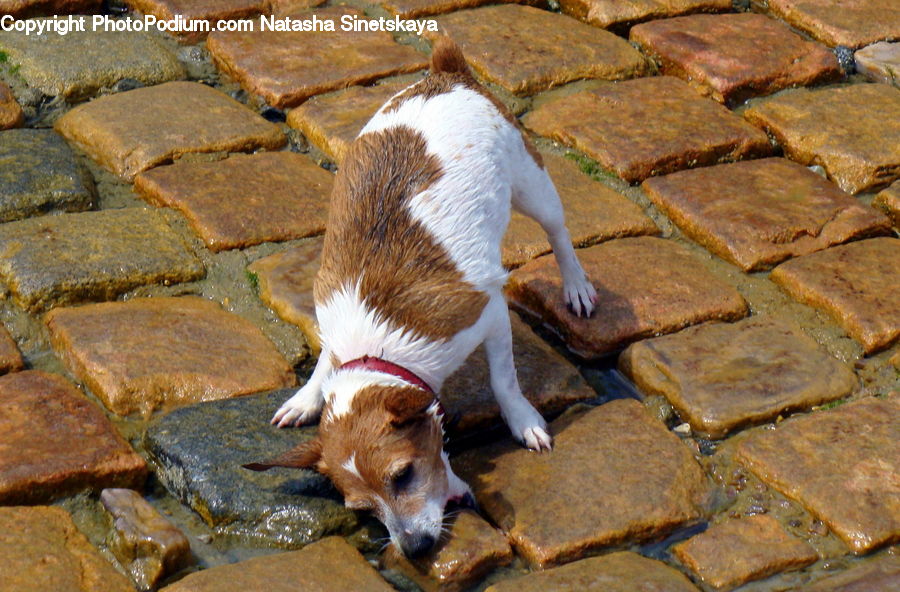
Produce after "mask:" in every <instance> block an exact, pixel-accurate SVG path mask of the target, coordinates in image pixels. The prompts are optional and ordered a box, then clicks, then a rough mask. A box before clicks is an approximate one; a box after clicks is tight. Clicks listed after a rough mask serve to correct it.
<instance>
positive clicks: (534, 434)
mask: <svg viewBox="0 0 900 592" xmlns="http://www.w3.org/2000/svg"><path fill="white" fill-rule="evenodd" d="M522 440H523V441H524V443H525V447H526V448H528V449H529V450H534V451H537V452H544V451H545V450H546V451H548V452H549V451H550V450H552V449H553V438H552V437H551V436H550V434H548V433H547V430H545V429H544V428H542V427H540V426H534V427H531V428H527V429H526V430H525V432H524V433H523V434H522Z"/></svg>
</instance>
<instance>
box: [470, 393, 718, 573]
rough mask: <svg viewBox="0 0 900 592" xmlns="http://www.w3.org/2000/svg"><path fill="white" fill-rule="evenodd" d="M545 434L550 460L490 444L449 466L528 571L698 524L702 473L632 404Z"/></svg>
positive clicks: (574, 419)
mask: <svg viewBox="0 0 900 592" xmlns="http://www.w3.org/2000/svg"><path fill="white" fill-rule="evenodd" d="M551 432H552V433H553V434H554V447H553V452H552V453H550V454H535V453H533V452H531V451H528V450H525V449H524V448H521V447H519V446H517V445H514V444H511V443H499V444H496V445H493V446H489V447H486V448H482V449H475V450H471V451H467V452H465V453H463V454H462V455H460V456H459V457H457V458H456V459H455V462H454V468H456V469H458V472H459V473H460V476H461V477H463V478H464V479H465V480H466V481H467V482H468V483H469V484H470V485H471V486H472V488H473V489H474V491H475V495H476V497H477V499H478V502H479V503H480V504H481V507H482V510H483V511H484V512H485V513H486V514H487V515H488V516H489V517H490V518H491V520H492V521H493V522H494V523H496V524H497V525H498V526H500V528H502V529H503V530H504V531H505V532H506V533H507V536H508V537H509V539H510V541H511V542H512V544H513V545H514V546H515V547H516V549H517V551H518V552H519V553H520V554H521V555H522V556H523V557H524V558H525V559H527V560H528V561H529V562H530V563H531V564H532V565H534V566H537V567H542V568H543V567H548V566H551V565H556V564H560V563H565V562H567V561H572V560H575V559H579V558H581V557H583V556H584V555H587V554H590V553H591V552H594V551H597V550H598V549H602V548H604V547H610V546H614V545H621V544H625V543H638V542H641V541H645V540H649V539H657V538H661V537H662V536H664V535H665V534H666V533H668V532H671V531H672V530H674V529H675V528H677V527H678V526H680V525H682V524H685V523H686V522H690V521H692V520H696V519H697V518H699V517H700V516H701V515H702V513H703V509H702V507H703V505H704V504H705V502H706V499H707V495H708V492H709V490H708V485H707V482H706V477H705V475H704V473H703V471H702V470H701V469H700V467H699V465H698V464H697V462H696V461H695V460H694V457H693V456H692V455H691V453H690V451H689V449H688V448H687V447H686V446H685V445H684V444H682V443H681V442H680V441H679V439H678V437H677V436H675V435H674V434H672V433H671V432H669V431H668V430H667V429H666V428H665V426H664V425H663V424H662V423H660V422H659V421H657V420H656V419H654V418H652V417H651V416H650V414H649V413H648V412H647V411H646V410H645V409H644V407H643V406H642V405H641V404H640V403H638V402H637V401H635V400H633V399H627V400H615V401H612V402H610V403H606V404H605V405H602V406H600V407H598V408H595V409H593V410H591V411H588V412H587V413H583V414H580V415H570V416H563V417H562V418H560V419H558V420H557V421H555V422H554V423H553V424H552V425H551Z"/></svg>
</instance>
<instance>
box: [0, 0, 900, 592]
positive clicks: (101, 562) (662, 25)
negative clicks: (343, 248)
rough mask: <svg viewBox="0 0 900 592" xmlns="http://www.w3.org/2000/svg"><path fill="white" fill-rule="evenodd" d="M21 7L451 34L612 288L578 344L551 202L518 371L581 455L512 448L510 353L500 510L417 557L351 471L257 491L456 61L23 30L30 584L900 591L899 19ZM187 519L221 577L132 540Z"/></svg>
mask: <svg viewBox="0 0 900 592" xmlns="http://www.w3.org/2000/svg"><path fill="white" fill-rule="evenodd" d="M0 4H2V6H0V11H3V13H4V14H5V13H10V14H13V15H15V16H16V18H23V17H27V16H41V17H46V16H51V15H52V14H59V15H66V14H69V13H72V12H83V13H91V12H101V11H102V12H105V13H107V14H108V15H109V16H111V18H112V19H114V20H119V21H120V22H121V20H122V19H124V18H126V17H138V16H140V15H141V14H142V13H143V14H152V15H155V16H156V17H158V18H164V19H170V18H173V17H174V16H175V15H181V16H183V17H185V18H196V19H203V20H206V21H208V22H209V23H211V24H212V25H215V24H216V23H217V22H219V21H220V20H222V19H234V18H251V19H254V22H255V24H257V26H258V23H259V20H258V15H261V14H262V15H270V14H271V15H277V16H278V17H279V18H282V17H285V16H289V17H291V18H293V19H299V18H306V17H309V16H310V15H313V14H314V15H317V16H318V17H319V18H329V17H331V18H339V17H340V16H344V15H348V16H354V17H357V18H363V17H374V18H376V19H377V18H378V17H385V18H386V19H389V18H390V17H392V16H393V15H401V16H402V17H405V18H419V17H434V18H436V20H437V21H438V22H439V23H441V25H442V27H443V28H444V29H445V30H446V31H447V32H449V34H450V35H451V37H453V38H454V39H456V40H457V41H458V42H459V43H460V44H461V45H462V46H463V49H464V50H465V52H466V57H467V59H468V61H469V65H470V67H471V68H472V70H473V71H474V72H475V73H476V76H477V77H478V78H480V79H481V80H482V81H483V82H485V83H486V87H487V88H488V89H489V90H490V91H491V92H492V93H493V94H494V95H495V96H496V97H497V98H498V100H499V101H500V102H501V103H503V104H505V105H506V106H507V107H508V108H509V109H510V111H511V112H512V113H514V114H515V116H516V117H517V118H518V119H519V121H521V122H522V123H523V124H524V126H525V129H526V131H525V133H526V134H527V135H528V136H530V138H531V139H532V140H533V141H534V143H535V144H536V146H537V148H538V149H539V150H540V152H541V154H542V155H543V159H544V161H545V163H546V164H547V167H548V170H549V172H550V174H551V176H552V178H553V179H554V181H555V184H556V185H557V188H558V190H559V192H560V194H561V195H562V201H563V204H564V208H565V210H566V215H567V226H568V228H569V229H570V231H571V236H572V239H573V243H574V244H575V246H576V248H577V249H578V250H577V253H578V255H579V257H580V258H581V260H582V261H583V262H584V263H585V267H586V269H587V271H588V274H589V276H590V278H591V280H592V281H593V282H594V284H595V286H596V287H597V289H598V292H600V303H599V306H598V310H597V313H596V314H595V316H594V317H593V318H591V319H587V320H584V319H575V318H574V317H572V315H571V314H570V313H569V312H568V311H567V310H565V308H564V306H563V305H562V304H561V302H560V298H559V291H560V279H559V272H558V269H557V267H556V264H555V262H554V260H553V257H552V256H550V255H548V254H547V253H548V252H549V245H548V244H547V242H546V240H545V238H544V235H543V233H542V232H541V231H540V230H539V228H538V227H537V225H536V224H535V223H534V222H532V221H530V220H527V219H525V218H524V217H522V216H520V215H518V214H515V213H514V214H513V216H512V222H511V225H510V228H509V232H508V234H507V237H506V241H505V243H504V253H503V257H504V263H505V264H506V265H507V266H508V267H509V268H510V269H511V282H510V285H509V293H510V301H511V306H512V307H513V308H514V309H516V310H517V311H518V312H522V313H523V317H521V318H520V317H519V315H518V314H515V313H513V314H512V316H511V322H512V327H513V347H514V353H515V356H516V360H517V366H518V375H519V380H520V383H521V386H522V388H523V391H524V394H525V395H526V397H527V398H529V400H531V401H532V402H533V403H534V404H535V406H536V407H537V408H538V409H539V410H540V411H541V412H542V413H543V414H544V415H545V416H546V418H547V419H548V421H551V430H552V432H553V435H554V437H555V438H556V448H555V450H554V451H553V452H551V453H549V454H542V455H538V454H533V453H529V452H526V451H524V450H522V449H521V448H520V447H519V446H517V445H516V444H515V443H514V442H513V441H512V440H511V439H510V437H509V434H508V430H507V429H506V427H505V426H504V425H503V421H502V419H501V418H500V417H499V409H498V408H497V407H496V405H495V403H494V401H493V397H492V395H491V392H490V388H489V384H488V383H489V379H488V370H487V363H486V360H485V357H484V352H483V351H481V350H478V351H476V352H475V353H474V354H473V356H472V357H471V358H470V359H469V360H468V361H467V362H466V364H465V365H464V366H463V367H462V368H461V369H460V371H459V372H458V373H457V374H456V375H454V376H453V377H451V378H450V379H449V380H448V381H447V383H446V385H445V388H444V389H443V391H444V392H443V393H442V400H443V405H444V408H445V411H446V413H447V417H448V418H452V421H450V422H448V425H447V434H446V435H447V438H448V443H447V449H448V450H449V451H450V453H451V462H452V463H453V466H454V468H455V469H456V470H457V472H458V473H459V474H460V475H461V476H463V477H465V478H466V479H467V480H468V482H469V483H470V484H471V485H472V486H473V490H474V492H475V494H476V498H477V502H478V504H479V509H478V510H477V511H466V512H464V513H463V514H460V515H458V516H456V521H455V522H454V521H453V517H452V516H449V517H448V521H447V523H446V524H445V527H446V532H445V533H444V535H443V537H442V540H441V541H440V544H439V547H438V551H437V553H436V554H435V555H433V556H430V557H428V558H425V559H422V560H418V561H417V562H409V561H407V560H405V559H402V558H400V557H398V556H397V553H396V550H393V549H392V548H390V549H389V548H387V547H388V542H389V541H388V539H387V533H386V531H385V530H384V528H383V527H382V526H381V525H380V524H379V523H378V522H377V520H375V519H374V518H373V517H371V516H370V515H368V514H367V513H363V512H354V511H352V510H349V509H347V508H346V507H344V506H343V504H342V500H341V497H340V495H339V494H338V492H337V491H336V490H335V489H334V487H333V486H332V484H331V483H330V482H329V481H328V480H327V479H326V478H325V477H323V476H322V475H320V474H318V473H315V472H312V471H309V470H289V469H280V468H279V469H273V470H271V471H269V472H267V473H257V472H252V471H249V470H246V469H243V468H241V465H243V464H245V463H247V462H253V461H261V460H265V459H267V458H271V457H272V456H274V455H275V454H277V453H280V452H283V451H285V450H288V449H290V448H291V447H292V446H295V445H296V444H298V443H300V442H302V441H304V440H306V439H309V438H311V437H312V436H313V435H314V434H315V432H316V428H315V427H314V426H310V427H305V428H301V429H294V430H278V429H276V428H274V427H272V426H270V425H269V423H268V422H269V418H270V417H271V416H272V413H273V412H274V411H275V409H276V408H277V407H278V406H279V405H280V404H281V403H282V402H283V401H284V400H285V399H286V398H288V397H289V396H290V395H291V394H293V392H295V389H296V388H297V387H296V385H297V384H302V383H303V381H304V380H305V377H306V376H308V375H309V372H310V370H311V368H312V365H313V364H314V362H315V359H316V357H317V356H318V355H319V349H320V346H321V344H320V343H319V342H318V334H317V331H318V329H317V326H316V323H315V312H314V306H313V301H312V287H313V281H314V278H315V274H316V271H317V268H318V265H319V263H318V261H319V254H320V251H321V244H322V237H321V236H320V235H321V234H322V233H323V231H324V232H327V231H328V229H327V202H328V194H329V191H330V183H331V181H332V179H333V173H334V171H335V170H338V171H339V170H340V166H341V159H342V156H343V154H344V153H345V151H346V150H347V147H348V146H349V144H350V143H351V142H352V141H353V139H354V137H355V136H356V135H357V134H358V132H359V130H360V129H361V128H362V126H363V125H364V124H365V122H366V121H367V120H368V118H369V117H370V116H371V115H372V114H373V113H374V112H375V110H376V109H378V107H379V106H380V105H381V104H382V103H383V102H384V101H386V100H387V99H388V98H389V97H390V96H392V95H393V94H395V93H396V92H398V91H400V90H401V89H403V88H404V87H405V86H406V85H408V84H410V83H411V82H414V81H416V80H419V79H420V78H421V77H423V76H427V74H426V72H425V68H426V67H427V61H428V54H429V51H430V47H429V46H430V43H431V42H432V41H433V37H432V38H430V39H429V38H427V36H425V37H423V38H419V37H417V36H416V35H415V34H410V33H403V32H384V31H380V32H369V33H365V32H352V33H351V32H337V33H315V32H308V31H307V32H294V33H275V32H266V33H261V32H259V31H256V32H253V33H248V32H226V31H214V32H212V33H211V34H210V35H209V36H208V39H206V38H207V34H206V32H203V31H193V32H188V33H186V34H177V35H176V34H171V33H164V32H152V33H141V34H138V33H108V34H102V35H101V34H99V33H96V34H73V35H71V36H69V35H66V36H61V35H53V36H52V37H46V38H44V39H41V38H39V37H31V38H29V39H25V36H24V35H23V34H21V33H7V32H4V33H2V34H0V81H2V82H0V130H3V131H0V254H2V258H0V374H2V376H0V588H2V589H3V590H4V592H5V590H6V589H7V588H10V590H11V592H19V591H30V590H40V591H41V592H46V591H48V590H68V589H72V590H78V591H79V592H80V591H82V590H84V591H85V592H86V591H92V592H112V591H115V592H119V590H122V591H123V592H124V591H125V590H134V589H135V586H134V585H132V584H130V583H129V582H128V581H127V579H126V578H125V577H123V576H122V575H121V574H124V573H128V572H129V571H130V572H131V573H132V574H134V575H135V578H136V579H135V585H136V586H137V587H138V588H141V589H153V588H162V589H164V590H168V591H169V592H187V591H201V590H210V591H212V590H215V591H216V592H225V591H227V590H241V592H246V591H247V590H256V589H259V588H260V587H263V588H266V589H269V590H272V591H273V592H276V591H280V590H295V589H298V587H300V588H304V589H310V590H317V589H321V590H328V591H329V592H331V591H332V590H345V589H346V590H352V591H354V592H357V591H359V590H391V589H397V590H401V591H403V592H419V590H420V589H421V590H426V591H431V590H454V591H458V592H484V591H485V590H490V591H492V592H505V591H510V590H515V591H516V592H526V591H528V590H541V591H542V592H548V591H551V590H552V591H557V590H560V591H565V590H572V591H577V592H582V591H585V590H595V589H596V590H602V591H604V592H618V591H621V592H626V591H627V592H651V591H652V592H660V591H665V592H698V591H702V592H712V591H713V590H726V589H730V588H733V587H735V586H738V587H739V588H738V589H739V590H740V592H781V591H787V590H802V591H806V590H809V591H815V592H838V591H840V592H849V591H850V590H853V592H894V589H895V588H896V582H897V581H900V564H898V561H897V547H896V545H897V543H900V515H898V510H897V509H898V507H900V505H898V504H900V502H898V488H897V479H896V475H897V473H898V470H900V468H898V467H900V459H898V458H897V453H896V448H897V447H896V442H897V441H898V440H900V432H898V425H897V417H900V409H898V408H897V405H898V397H900V374H898V372H900V343H898V336H900V317H898V311H900V300H898V294H900V293H898V291H897V289H896V288H895V284H896V283H897V281H896V278H897V277H898V276H900V268H898V263H897V262H898V261H900V256H898V254H897V253H896V250H897V244H898V239H897V238H896V236H897V229H898V226H897V225H898V207H897V190H898V183H900V180H898V179H900V156H898V153H897V148H896V147H897V146H900V136H898V133H900V132H898V129H897V125H896V122H897V121H900V114H898V112H897V108H898V105H900V88H898V86H897V80H896V76H895V70H896V66H895V65H894V62H895V61H896V60H895V58H896V55H895V54H896V46H897V45H898V42H900V12H898V9H897V7H896V6H895V4H896V2H894V1H893V0H856V1H854V2H850V3H848V2H846V1H842V2H838V1H837V0H804V1H803V2H797V1H796V0H767V1H766V2H757V1H756V0H754V1H752V2H750V1H747V0H735V1H732V0H633V1H628V2H624V1H620V0H560V1H559V2H558V3H557V2H552V3H549V4H548V3H545V2H543V1H541V0H535V1H531V0H525V1H523V2H510V3H502V4H501V5H497V6H486V4H488V2H485V1H484V0H348V3H345V4H340V3H339V2H337V1H336V0H202V1H189V0H127V1H126V2H121V1H116V2H100V1H99V0H37V1H35V0H13V1H12V2H6V3H0ZM310 9H312V12H310ZM120 13H121V14H120ZM88 18H89V17H88ZM211 28H215V27H214V26H213V27H211ZM629 40H630V41H629ZM837 64H839V67H838V66H837ZM679 78H681V79H679ZM871 81H875V82H874V83H873V82H871ZM793 87H798V88H793ZM7 89H8V90H7ZM764 95H765V96H764ZM748 97H752V98H750V99H749V100H747V101H746V102H745V99H746V98H748ZM50 127H54V128H55V130H51V129H48V128H50ZM8 128H12V129H8ZM16 128H25V129H16ZM24 137H28V138H40V139H41V140H42V141H43V142H44V143H35V142H32V144H33V145H30V147H29V146H26V144H27V143H26V142H22V141H21V139H22V138H24ZM768 157H772V158H768ZM26 185H27V188H26V190H25V191H24V193H23V189H22V188H23V187H25V186H26ZM879 192H880V193H879ZM25 194H27V196H26V197H22V196H23V195H25ZM876 194H877V195H876ZM142 200H146V201H147V202H150V203H152V204H153V205H154V206H157V207H149V208H148V207H147V204H146V202H145V201H142ZM176 210H177V211H176ZM106 300H109V301H112V302H103V303H98V301H106ZM84 303H87V304H84ZM76 304H77V305H79V306H74V305H76ZM82 304H83V305H82ZM523 319H524V320H523ZM707 321H716V322H707ZM77 385H81V386H77ZM273 389H274V390H273ZM209 399H215V400H209ZM207 400H209V401H207ZM201 401H207V402H201ZM560 414H561V415H560ZM557 415H559V416H558V417H557ZM110 487H115V488H119V487H126V488H130V492H129V493H128V494H126V495H127V497H128V500H129V501H127V503H125V504H124V505H122V504H120V506H119V509H118V510H115V513H116V515H117V516H118V517H120V518H121V517H123V516H125V515H126V514H129V511H130V510H129V511H126V510H123V508H125V507H126V506H127V507H128V508H131V509H132V510H134V512H133V513H132V514H131V515H132V517H135V516H137V520H136V521H135V522H133V523H132V524H131V526H130V527H129V528H123V527H122V525H120V527H119V528H118V532H119V533H120V534H124V535H126V536H124V537H119V538H117V535H116V532H117V529H116V527H115V526H114V521H113V520H112V519H111V517H110V516H109V515H108V513H107V511H106V510H104V508H103V505H102V504H101V503H100V500H99V497H100V492H101V491H102V490H103V489H105V488H110ZM44 503H52V504H54V507H49V508H48V507H44V506H38V505H37V504H44ZM141 517H143V518H147V520H145V521H143V522H142V520H143V518H141ZM163 521H165V522H167V523H170V524H171V525H172V526H173V530H171V531H169V530H166V529H163V530H164V531H165V532H166V533H168V534H170V535H172V536H173V537H174V538H173V539H172V540H174V539H178V543H177V544H176V545H174V546H172V547H171V548H174V547H177V548H178V549H180V551H181V552H184V551H185V550H186V548H187V545H189V547H190V552H191V554H192V555H193V560H194V561H193V562H192V563H191V562H189V561H186V560H185V561H183V562H182V561H181V560H179V561H174V560H172V562H171V564H166V561H167V560H166V559H165V558H164V557H163V556H164V555H165V554H166V551H165V548H166V544H165V543H161V544H160V545H157V546H155V547H154V545H153V544H150V543H149V542H148V540H147V539H146V538H145V537H143V536H137V537H132V536H131V535H130V534H128V533H131V534H134V533H137V532H144V531H142V530H141V528H143V526H148V525H150V524H151V523H152V524H156V525H161V524H163ZM131 527H133V528H131ZM176 530H177V531H179V532H180V533H181V534H182V535H183V537H184V538H179V537H177V536H175V533H176ZM160 532H162V531H160ZM332 535H337V536H332ZM166 536H168V535H166ZM163 538H166V537H163ZM158 540H162V539H158ZM166 540H168V539H166ZM354 547H355V549H354ZM297 549H299V550H297ZM414 563H415V565H414ZM163 564H166V565H163ZM161 566H162V567H163V569H160V567H161ZM141 574H143V576H142V575H141ZM144 576H146V577H144ZM10 578H12V579H10ZM142 578H143V579H142Z"/></svg>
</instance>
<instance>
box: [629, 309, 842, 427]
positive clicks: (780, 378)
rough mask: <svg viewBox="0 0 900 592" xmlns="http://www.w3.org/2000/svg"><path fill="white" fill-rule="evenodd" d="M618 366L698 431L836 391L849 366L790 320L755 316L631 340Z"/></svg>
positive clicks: (752, 419) (758, 417) (773, 413)
mask: <svg viewBox="0 0 900 592" xmlns="http://www.w3.org/2000/svg"><path fill="white" fill-rule="evenodd" d="M619 367H620V368H621V369H622V370H623V371H624V372H625V373H626V374H627V375H628V376H629V377H631V379H632V380H633V381H634V382H635V383H636V384H637V385H638V387H639V388H640V389H641V390H642V391H644V392H645V393H647V394H653V395H663V396H665V397H666V398H667V399H668V400H669V402H670V403H671V404H672V405H673V406H674V407H675V408H676V409H677V410H678V412H679V413H680V414H681V417H682V418H683V419H684V420H686V421H688V422H690V424H691V427H692V428H693V429H694V430H695V431H697V432H699V433H700V434H701V435H703V436H707V437H713V438H721V437H723V436H725V435H726V434H728V433H730V432H732V431H734V429H735V428H737V427H739V426H742V425H745V424H747V423H760V422H763V421H767V420H771V419H774V418H775V417H777V416H778V415H779V414H780V413H785V412H787V411H791V410H797V409H809V408H810V407H812V406H813V405H820V404H822V403H825V402H828V401H833V400H835V399H841V398H843V397H846V396H847V395H849V394H850V393H851V392H853V390H854V389H855V388H856V386H857V379H856V377H855V376H854V374H853V372H852V370H851V369H850V368H849V367H848V366H846V365H845V364H843V363H842V362H839V361H838V360H836V359H834V358H833V357H831V356H830V355H828V353H826V352H824V351H822V349H821V348H820V347H819V345H818V344H817V343H816V342H815V341H813V340H812V339H810V338H809V337H807V336H806V335H805V334H804V333H803V330H802V329H800V327H799V326H797V325H796V324H795V323H793V322H791V321H789V320H787V319H780V318H773V317H768V316H753V317H750V318H748V319H744V320H742V321H738V322H736V323H734V324H724V323H723V324H719V323H716V324H705V325H700V326H698V327H691V328H688V329H685V330H684V331H680V332H679V333H675V334H674V335H666V336H664V337H657V338H655V339H648V340H645V341H640V342H638V343H635V344H633V345H631V346H630V347H629V348H628V349H627V350H625V352H624V353H623V354H622V355H621V356H620V357H619Z"/></svg>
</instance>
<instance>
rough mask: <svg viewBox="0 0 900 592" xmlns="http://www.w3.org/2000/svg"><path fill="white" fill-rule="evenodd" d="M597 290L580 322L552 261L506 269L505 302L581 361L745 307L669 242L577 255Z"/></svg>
mask: <svg viewBox="0 0 900 592" xmlns="http://www.w3.org/2000/svg"><path fill="white" fill-rule="evenodd" d="M579 253H580V259H581V263H582V265H583V266H584V268H585V272H586V273H587V275H588V278H590V280H591V281H592V282H593V284H594V288H595V289H596V290H597V308H596V310H595V312H594V315H593V316H592V317H591V318H589V319H585V318H582V317H576V316H575V315H573V314H572V313H571V312H569V311H568V310H567V309H566V305H565V302H564V300H563V298H562V280H561V279H560V276H559V269H558V268H557V266H556V260H555V259H554V258H553V257H552V256H550V255H545V256H543V257H540V258H538V259H535V260H534V261H531V262H529V263H527V264H526V265H524V266H522V267H520V268H519V269H517V270H516V271H514V272H513V273H512V274H511V275H510V278H509V283H508V284H507V293H508V294H509V296H510V298H511V300H512V301H513V303H514V304H515V305H516V306H518V307H520V308H522V309H524V310H526V311H529V312H530V313H531V314H535V315H538V316H540V317H541V318H542V319H543V321H544V322H545V323H547V324H549V325H551V326H552V327H553V329H554V330H555V331H556V332H557V333H559V334H560V335H561V336H562V338H563V340H564V341H565V342H566V345H567V346H568V347H569V349H571V350H572V351H573V352H575V353H577V354H578V355H580V356H582V357H587V358H590V357H598V356H603V355H605V354H608V353H611V352H614V351H616V350H618V349H621V348H623V347H625V346H626V345H628V344H629V343H631V342H633V341H637V340H639V339H643V338H646V337H652V336H655V335H662V334H665V333H672V332H674V331H678V330H679V329H682V328H684V327H686V326H688V325H694V324H697V323H702V322H703V321H709V320H714V319H719V320H728V321H734V320H737V319H740V318H742V317H744V316H745V315H746V314H747V312H748V311H747V304H746V303H745V302H744V299H743V298H742V297H741V295H740V294H739V293H738V292H737V291H736V290H735V289H734V288H732V287H731V286H728V285H726V284H724V283H723V282H722V281H721V280H719V279H717V278H716V277H715V276H713V275H712V274H710V273H709V272H706V271H705V270H703V269H702V268H701V267H700V266H699V265H698V263H697V260H696V259H695V258H694V257H693V256H692V255H691V254H690V253H689V252H688V251H687V250H686V249H685V248H684V247H681V246H679V245H676V244H675V243H672V242H669V241H665V240H663V239H658V238H652V237H638V238H623V239H618V240H614V241H609V242H606V243H603V244H600V245H597V246H594V247H590V248H587V249H582V250H580V251H579Z"/></svg>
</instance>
